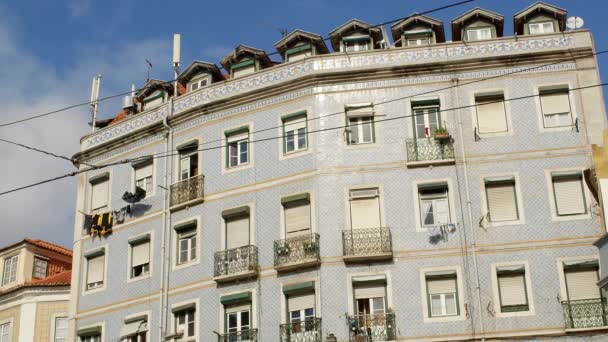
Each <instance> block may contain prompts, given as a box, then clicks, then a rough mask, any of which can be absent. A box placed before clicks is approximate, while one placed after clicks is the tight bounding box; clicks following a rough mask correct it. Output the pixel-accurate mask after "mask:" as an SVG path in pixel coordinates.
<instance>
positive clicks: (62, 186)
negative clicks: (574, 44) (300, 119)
mask: <svg viewBox="0 0 608 342" xmlns="http://www.w3.org/2000/svg"><path fill="white" fill-rule="evenodd" d="M453 2H457V1H456V0H453V1H452V0H427V1H424V2H422V1H403V0H402V1H392V0H391V1H389V0H385V1H369V0H367V1H361V0H348V1H347V0H327V1H322V0H294V1H284V0H283V1H274V0H273V1H271V0H267V1H264V2H252V1H242V2H239V1H232V2H230V3H228V2H225V1H200V0H199V1H179V2H170V1H169V2H168V1H145V2H144V1H133V0H106V1H92V0H67V1H64V0H56V1H32V0H21V1H9V2H4V3H1V4H0V61H2V62H1V63H0V100H2V103H3V110H2V111H0V122H6V121H11V120H14V119H17V118H20V117H23V116H28V115H31V114H37V113H41V112H45V111H48V110H53V109H57V108H61V107H63V106H67V105H70V104H74V103H79V102H83V101H86V100H88V97H89V87H90V82H91V78H92V76H93V75H95V74H96V73H101V74H102V75H103V80H102V86H101V96H108V95H112V94H115V93H119V92H124V91H127V90H128V89H130V84H131V83H135V84H136V85H137V86H141V85H142V84H143V83H144V81H145V79H146V63H145V59H146V58H147V59H150V60H151V61H152V63H153V64H154V67H153V69H152V77H155V78H161V79H170V78H172V71H171V70H172V69H171V46H172V43H171V40H172V35H173V32H180V33H181V34H182V64H183V67H185V66H187V65H188V64H190V62H191V61H192V60H194V59H198V60H205V61H209V62H214V63H216V64H218V65H219V60H220V59H221V57H222V56H223V55H225V54H226V53H228V52H229V51H230V50H231V49H232V48H234V47H235V46H237V45H238V44H247V45H250V46H254V47H257V48H261V49H265V50H266V51H267V52H274V48H273V45H274V43H275V42H276V41H278V40H279V39H280V38H281V35H280V33H279V29H281V28H285V29H288V30H293V29H296V28H300V29H304V30H307V31H310V32H314V33H318V34H320V35H322V36H324V37H326V36H327V34H328V32H330V31H331V30H332V29H334V28H335V27H337V26H339V25H340V24H342V23H344V22H345V21H346V20H348V19H350V18H359V19H361V20H364V21H367V22H369V23H373V24H376V23H380V22H384V21H388V20H391V19H396V18H399V17H403V16H406V15H408V14H411V13H412V12H416V11H417V12H421V11H426V10H429V9H432V8H435V7H440V6H443V5H447V4H450V3H453ZM173 3H175V4H176V5H174V6H176V7H174V8H171V7H170V6H172V4H173ZM532 3H533V1H529V0H509V1H498V0H477V1H474V2H472V3H469V4H465V5H462V6H459V7H456V8H451V9H447V10H443V11H440V12H436V13H433V14H431V16H432V17H435V18H437V19H439V20H442V21H443V22H444V25H445V27H446V37H450V30H449V27H450V25H449V22H450V21H451V20H452V19H453V18H455V17H457V16H459V15H460V14H462V13H464V12H466V11H467V10H469V9H471V8H473V7H476V6H479V7H482V8H486V9H489V10H492V11H495V12H498V13H500V14H503V15H504V16H505V30H504V31H505V35H511V34H512V32H513V19H512V18H513V14H514V13H516V12H518V11H520V10H521V9H523V8H525V7H527V6H529V5H530V4H532ZM549 3H551V4H554V5H557V6H560V7H563V8H565V9H567V10H568V15H576V16H580V17H583V18H584V20H585V28H588V29H590V30H592V32H593V34H594V39H595V41H596V42H597V46H596V49H597V50H598V51H599V50H603V49H608V43H604V42H606V41H608V39H607V38H608V30H606V24H605V23H604V22H605V20H606V19H605V14H604V13H605V10H606V9H608V4H607V3H606V2H605V1H599V0H594V1H572V0H570V1H566V0H555V1H550V2H549ZM278 57H279V56H278V55H275V56H273V59H275V60H278ZM598 58H599V63H600V70H601V71H602V73H601V74H602V79H603V80H607V79H608V75H607V74H606V72H607V71H606V69H607V68H606V67H605V66H606V62H607V61H608V55H605V56H600V57H598ZM118 110H119V103H118V102H117V101H108V102H105V103H102V104H101V106H100V112H101V113H100V116H101V117H109V116H112V115H114V114H115V113H116V112H118ZM89 115H90V114H89V111H88V109H87V108H86V107H81V108H80V109H77V110H70V111H66V112H63V113H61V114H59V115H56V116H52V117H48V118H45V119H40V120H37V121H32V122H29V123H27V124H23V125H19V126H11V128H10V129H7V128H0V137H2V138H6V139H13V140H16V141H19V142H23V143H28V144H31V145H35V146H40V147H43V148H46V149H48V150H52V151H56V152H59V153H63V154H65V155H69V156H71V155H72V154H74V153H75V152H76V151H77V150H78V141H79V138H80V136H81V135H82V134H83V133H85V132H87V130H88V126H87V125H86V122H88V119H89ZM0 156H2V158H3V163H2V166H1V167H0V177H1V178H0V179H2V182H1V184H0V190H4V189H8V188H13V187H16V186H19V185H23V184H27V183H31V182H34V181H38V180H41V179H43V178H47V177H50V176H55V175H59V174H62V173H65V172H69V171H71V170H72V169H73V168H72V166H71V165H70V164H69V163H67V162H64V161H60V160H57V159H53V158H50V157H47V156H43V155H40V154H36V153H34V152H30V151H24V150H21V149H19V148H18V147H14V146H8V145H0ZM41 171H44V172H41ZM75 201H76V183H75V181H74V180H73V179H68V180H64V181H59V182H55V183H53V184H49V185H44V186H40V187H37V188H35V189H30V190H25V191H22V192H19V193H16V194H12V195H9V196H4V197H2V198H0V215H2V217H3V223H2V226H0V232H1V233H0V245H5V244H8V243H10V242H12V241H16V240H18V239H21V238H23V237H35V238H43V239H47V240H50V241H53V242H57V243H60V244H63V245H65V246H71V244H72V238H73V237H72V232H73V220H74V217H73V216H74V209H73V208H74V204H75Z"/></svg>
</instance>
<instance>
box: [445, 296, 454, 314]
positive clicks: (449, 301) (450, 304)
mask: <svg viewBox="0 0 608 342" xmlns="http://www.w3.org/2000/svg"><path fill="white" fill-rule="evenodd" d="M445 309H446V314H447V315H455V314H456V294H455V293H451V294H446V295H445Z"/></svg>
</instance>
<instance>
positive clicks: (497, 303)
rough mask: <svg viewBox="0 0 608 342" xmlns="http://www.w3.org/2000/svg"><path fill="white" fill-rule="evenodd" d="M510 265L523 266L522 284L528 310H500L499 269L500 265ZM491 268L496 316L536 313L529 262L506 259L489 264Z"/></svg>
mask: <svg viewBox="0 0 608 342" xmlns="http://www.w3.org/2000/svg"><path fill="white" fill-rule="evenodd" d="M510 266H523V267H524V286H525V291H526V298H527V301H528V310H524V311H511V312H509V311H506V312H503V311H502V305H501V302H502V297H501V296H502V295H501V292H500V284H499V280H498V277H499V271H498V269H499V268H501V267H510ZM491 268H492V294H493V297H494V300H493V303H494V313H495V315H496V317H520V316H534V315H535V314H536V311H535V307H534V292H533V286H532V275H531V274H530V263H529V262H528V260H521V261H508V262H497V263H492V264H491Z"/></svg>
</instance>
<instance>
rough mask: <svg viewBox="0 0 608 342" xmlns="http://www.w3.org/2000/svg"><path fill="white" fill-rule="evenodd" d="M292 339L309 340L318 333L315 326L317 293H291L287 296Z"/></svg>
mask: <svg viewBox="0 0 608 342" xmlns="http://www.w3.org/2000/svg"><path fill="white" fill-rule="evenodd" d="M287 310H288V312H289V323H290V336H291V340H292V341H308V340H311V341H312V340H313V339H309V338H312V337H314V336H316V334H317V327H316V326H315V320H314V319H315V293H314V292H310V293H305V294H299V295H290V296H289V297H288V298H287Z"/></svg>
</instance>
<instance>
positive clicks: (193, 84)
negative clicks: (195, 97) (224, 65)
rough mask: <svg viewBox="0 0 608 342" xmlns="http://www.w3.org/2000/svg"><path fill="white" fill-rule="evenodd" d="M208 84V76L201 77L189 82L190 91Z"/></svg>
mask: <svg viewBox="0 0 608 342" xmlns="http://www.w3.org/2000/svg"><path fill="white" fill-rule="evenodd" d="M207 84H209V77H201V78H199V79H196V80H193V81H191V82H190V91H195V90H197V89H199V88H202V87H206V86H207Z"/></svg>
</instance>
